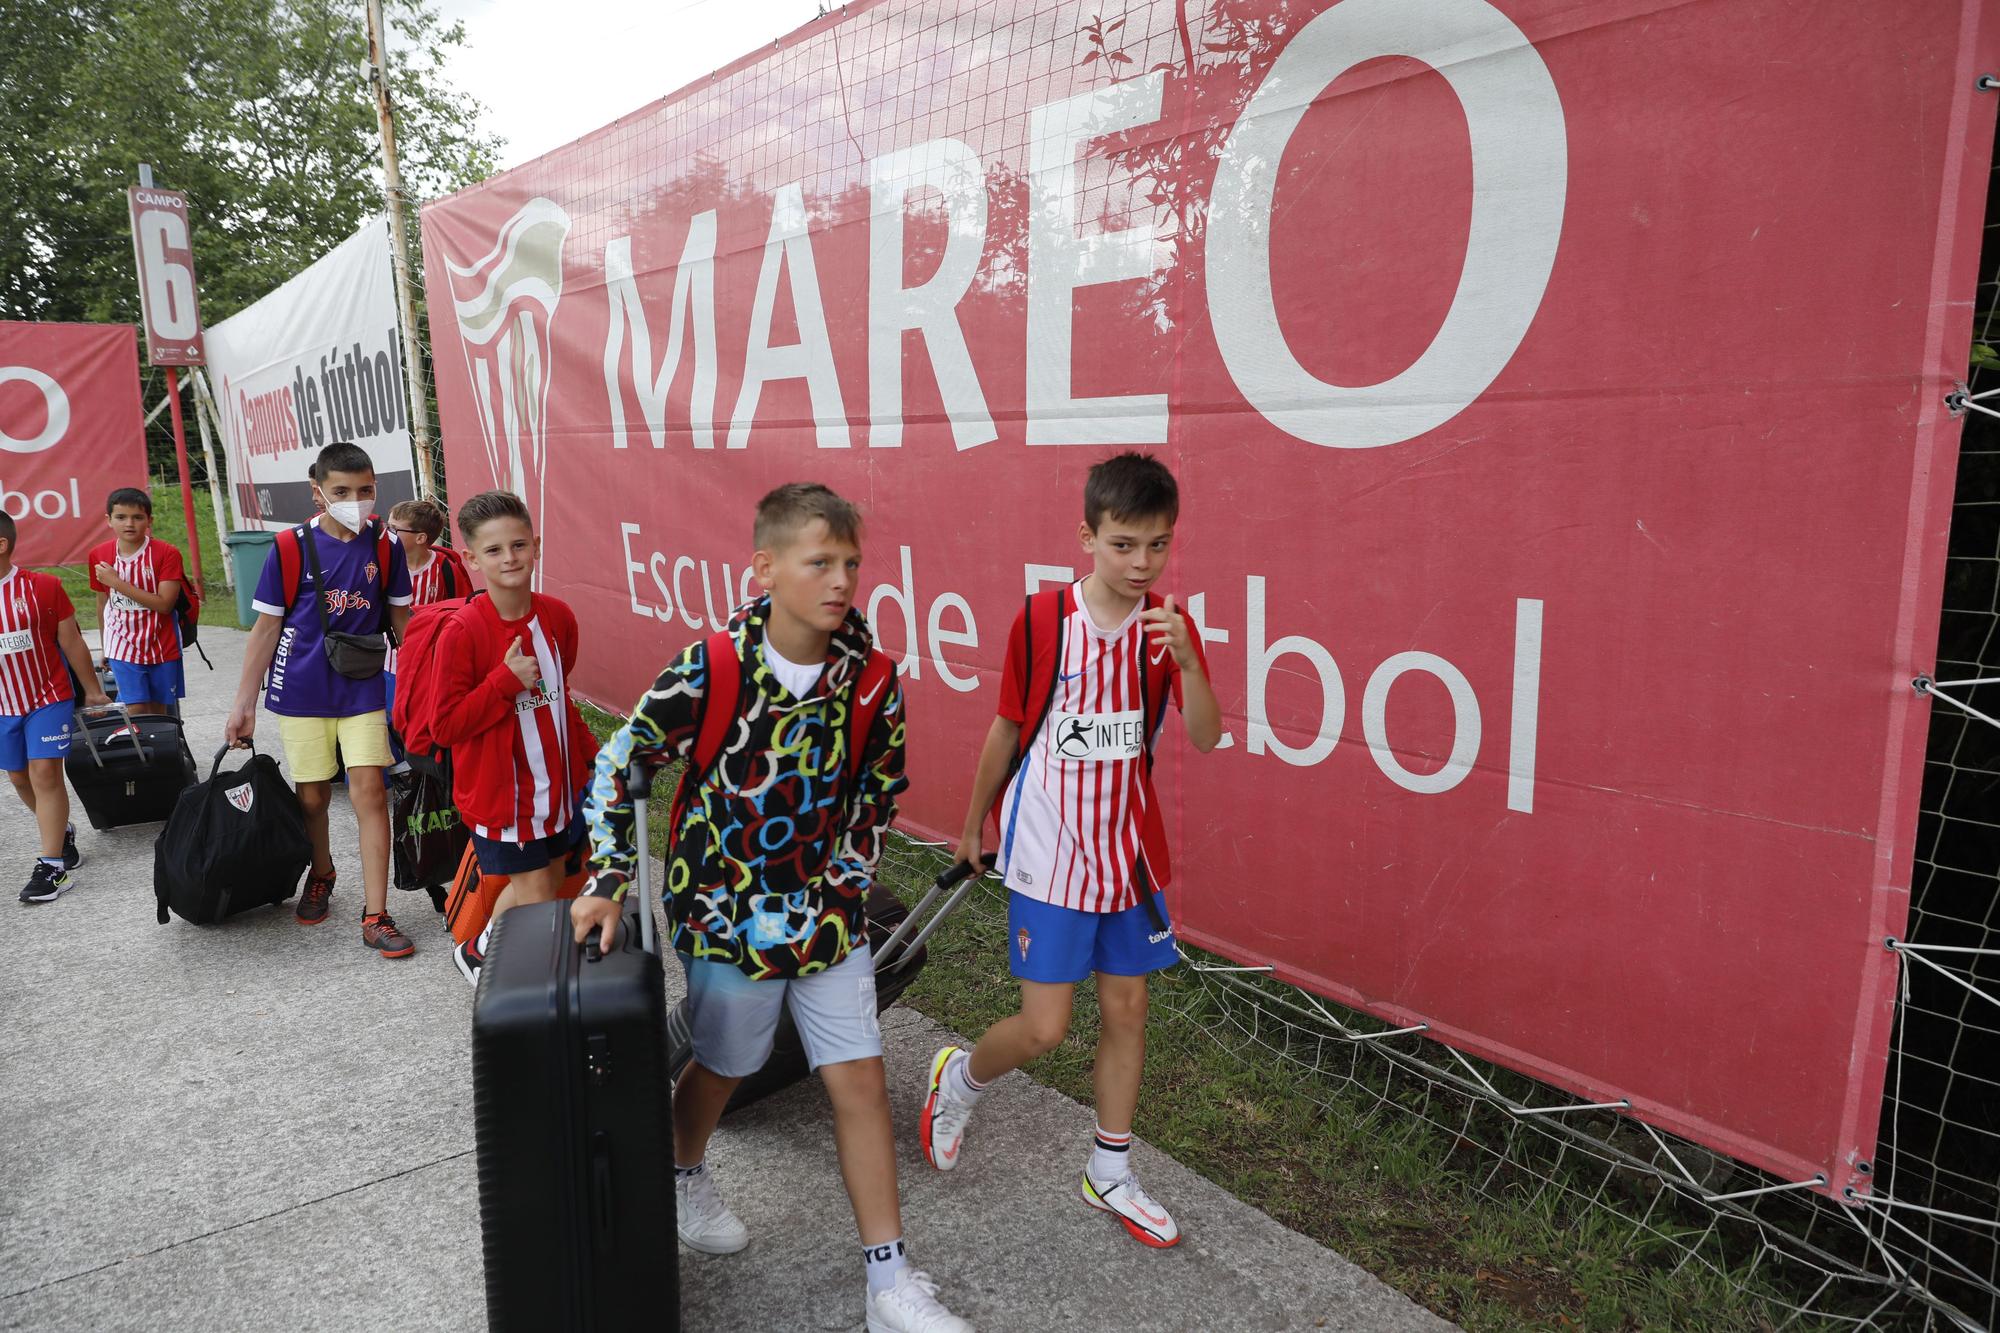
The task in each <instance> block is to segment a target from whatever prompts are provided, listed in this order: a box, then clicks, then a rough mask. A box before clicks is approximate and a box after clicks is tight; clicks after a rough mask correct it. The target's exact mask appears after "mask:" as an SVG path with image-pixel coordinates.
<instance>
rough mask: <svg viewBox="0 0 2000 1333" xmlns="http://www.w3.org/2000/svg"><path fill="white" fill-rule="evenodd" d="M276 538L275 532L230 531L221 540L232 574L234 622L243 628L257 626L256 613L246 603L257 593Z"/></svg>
mask: <svg viewBox="0 0 2000 1333" xmlns="http://www.w3.org/2000/svg"><path fill="white" fill-rule="evenodd" d="M277 539H278V534H277V533H275V532H232V533H230V534H229V535H228V536H226V537H224V538H223V539H222V540H223V542H224V543H225V544H226V545H227V546H228V547H229V563H230V567H231V568H232V569H233V570H234V571H235V573H236V622H237V623H238V624H239V625H241V626H243V628H244V629H249V628H250V627H251V626H252V625H255V624H256V623H257V611H256V609H255V608H254V607H252V606H251V605H250V600H251V598H253V597H255V596H256V594H257V580H258V578H259V577H261V576H262V575H263V573H264V562H265V561H266V560H267V559H269V558H270V555H271V544H272V543H273V542H275V541H276V540H277Z"/></svg>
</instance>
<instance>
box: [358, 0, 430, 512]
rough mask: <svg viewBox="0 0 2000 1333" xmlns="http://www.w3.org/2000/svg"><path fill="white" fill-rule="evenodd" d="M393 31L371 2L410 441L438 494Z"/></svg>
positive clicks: (371, 46) (426, 488)
mask: <svg viewBox="0 0 2000 1333" xmlns="http://www.w3.org/2000/svg"><path fill="white" fill-rule="evenodd" d="M387 36H388V34H387V31H386V29H385V27H384V25H383V23H382V0H368V77H369V81H370V82H371V83H373V84H374V85H375V119H376V121H377V122H378V123H379V124H380V126H381V129H382V194H383V197H384V199H385V201H386V202H387V203H388V206H389V255H390V264H389V271H390V272H391V273H392V274H394V275H395V279H396V308H397V310H398V311H400V312H401V315H402V321H403V383H404V387H405V388H406V389H408V391H409V395H410V445H411V447H412V449H413V450H414V452H415V454H416V463H417V496H418V498H419V499H428V498H430V497H431V496H433V495H434V494H436V487H435V486H434V485H433V483H432V480H431V419H430V411H429V409H428V407H427V406H426V405H425V401H424V374H423V367H424V359H423V348H422V347H421V346H420V345H419V344H418V342H417V305H416V300H415V298H414V296H413V293H412V290H411V288H412V283H411V282H410V246H409V236H408V233H407V231H406V227H407V223H406V222H405V220H404V217H403V173H402V170H401V168H399V167H398V166H397V165H396V118H395V109H394V107H393V106H392V105H391V104H390V101H389V57H388V44H387Z"/></svg>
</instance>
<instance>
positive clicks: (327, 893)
mask: <svg viewBox="0 0 2000 1333" xmlns="http://www.w3.org/2000/svg"><path fill="white" fill-rule="evenodd" d="M336 873H337V872H335V871H332V870H329V871H327V872H326V874H324V875H312V874H309V875H307V876H306V887H305V889H304V890H303V891H302V892H301V893H300V894H299V905H298V906H297V907H296V908H295V909H293V911H292V915H293V916H294V917H295V918H297V920H298V922H299V924H300V925H302V926H317V925H318V924H319V923H320V922H322V921H324V920H326V912H327V907H328V906H329V905H330V904H331V903H332V902H333V877H334V875H335V874H336Z"/></svg>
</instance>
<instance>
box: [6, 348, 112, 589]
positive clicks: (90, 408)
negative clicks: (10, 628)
mask: <svg viewBox="0 0 2000 1333" xmlns="http://www.w3.org/2000/svg"><path fill="white" fill-rule="evenodd" d="M145 485H146V427H145V421H144V418H143V417H142V416H141V414H140V408H139V348H138V341H137V339H136V337H135V336H134V333H133V329H132V326H131V325H130V324H19V323H13V322H10V321H5V320H0V510H4V511H5V512H6V513H7V514H8V515H9V516H11V517H12V518H13V519H14V521H15V522H16V523H17V524H18V525H19V540H18V541H17V542H16V543H15V549H14V560H15V562H16V563H17V564H23V565H73V564H77V563H79V562H80V561H82V560H83V559H84V557H85V556H87V555H88V554H89V553H90V548H91V547H92V546H95V545H96V544H97V543H98V542H101V541H103V540H104V538H105V534H106V528H105V526H104V497H105V496H107V495H109V494H110V493H111V492H112V491H113V490H114V489H116V488H117V487H120V486H138V487H142V488H143V487H144V486H145Z"/></svg>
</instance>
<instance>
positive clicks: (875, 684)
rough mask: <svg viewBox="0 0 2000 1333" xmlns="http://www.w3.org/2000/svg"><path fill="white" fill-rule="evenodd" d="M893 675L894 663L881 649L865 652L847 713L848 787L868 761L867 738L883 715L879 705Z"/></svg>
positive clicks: (884, 696)
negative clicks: (865, 655) (864, 762)
mask: <svg viewBox="0 0 2000 1333" xmlns="http://www.w3.org/2000/svg"><path fill="white" fill-rule="evenodd" d="M895 674H896V663H895V662H894V661H893V660H892V659H891V658H890V656H889V654H887V653H885V652H883V651H882V650H881V649H880V648H870V649H869V650H868V660H867V661H866V662H864V663H863V664H862V666H861V679H859V680H857V681H856V682H854V706H853V707H852V708H849V709H848V710H847V780H848V782H849V783H850V784H852V783H854V782H856V781H858V780H859V779H860V777H861V765H862V762H863V761H864V760H865V759H866V758H867V751H868V734H869V733H870V732H871V731H873V730H874V729H875V719H876V718H877V717H879V716H880V715H881V713H882V702H883V700H884V699H886V698H887V697H888V694H889V689H888V686H889V680H890V678H891V677H893V676H894V675H895Z"/></svg>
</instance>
